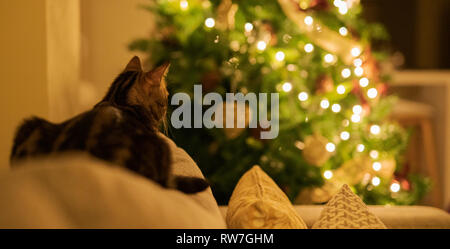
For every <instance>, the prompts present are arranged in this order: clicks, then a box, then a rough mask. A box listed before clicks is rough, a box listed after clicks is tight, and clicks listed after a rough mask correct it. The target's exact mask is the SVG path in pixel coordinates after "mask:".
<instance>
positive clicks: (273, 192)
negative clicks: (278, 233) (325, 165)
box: [226, 166, 307, 229]
mask: <svg viewBox="0 0 450 249" xmlns="http://www.w3.org/2000/svg"><path fill="white" fill-rule="evenodd" d="M228 205H229V208H228V211H227V215H226V221H227V225H228V228H232V229H241V228H253V229H256V228H297V229H301V228H303V229H305V228H307V227H306V224H305V223H304V222H303V220H302V218H301V217H300V216H299V215H298V214H297V212H296V211H295V209H294V207H293V206H292V204H291V202H290V201H289V199H288V197H287V196H286V195H285V194H284V193H283V191H282V190H281V189H280V188H279V187H278V186H277V184H276V183H275V182H274V181H273V180H272V179H271V178H270V177H269V176H268V175H267V174H266V173H264V171H262V170H261V168H260V167H259V166H254V167H253V168H252V169H250V170H249V171H247V172H246V173H245V174H244V175H243V176H242V177H241V179H240V180H239V182H238V184H237V185H236V187H235V189H234V191H233V194H232V195H231V198H230V201H229V204H228Z"/></svg>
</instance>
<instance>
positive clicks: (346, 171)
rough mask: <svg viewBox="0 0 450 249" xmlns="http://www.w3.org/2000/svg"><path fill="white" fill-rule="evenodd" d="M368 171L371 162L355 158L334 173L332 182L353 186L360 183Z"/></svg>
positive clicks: (363, 158)
mask: <svg viewBox="0 0 450 249" xmlns="http://www.w3.org/2000/svg"><path fill="white" fill-rule="evenodd" d="M370 169H371V160H370V159H369V158H367V157H355V158H353V159H351V160H348V161H346V162H344V164H342V165H341V167H339V168H337V169H336V170H335V171H334V175H333V178H332V181H334V182H338V183H340V184H348V185H351V186H353V185H355V184H358V183H360V182H361V181H362V180H363V178H364V176H365V175H366V173H368V172H369V171H370Z"/></svg>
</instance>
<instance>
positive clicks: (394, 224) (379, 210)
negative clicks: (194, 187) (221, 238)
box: [220, 205, 450, 229]
mask: <svg viewBox="0 0 450 249" xmlns="http://www.w3.org/2000/svg"><path fill="white" fill-rule="evenodd" d="M294 207H295V210H296V211H297V213H299V214H301V217H302V219H303V220H304V221H305V223H306V225H307V226H308V227H312V225H313V224H314V222H316V221H317V219H319V216H320V213H321V212H322V210H323V208H324V206H323V205H296V206H294ZM367 207H368V208H369V211H370V212H372V213H373V214H375V215H376V216H377V217H378V218H380V220H381V221H382V222H383V223H384V224H385V225H386V227H387V228H389V229H450V214H448V213H447V212H445V211H444V210H441V209H438V208H435V207H426V206H381V205H380V206H378V205H369V206H367ZM220 212H221V213H222V216H223V217H224V218H225V217H226V215H227V207H226V206H221V207H220Z"/></svg>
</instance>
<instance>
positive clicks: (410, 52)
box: [361, 0, 450, 69]
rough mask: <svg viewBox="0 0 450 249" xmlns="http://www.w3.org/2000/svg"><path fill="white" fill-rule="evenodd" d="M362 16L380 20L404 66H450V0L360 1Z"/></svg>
mask: <svg viewBox="0 0 450 249" xmlns="http://www.w3.org/2000/svg"><path fill="white" fill-rule="evenodd" d="M361 3H362V5H363V8H364V13H363V15H364V17H365V19H367V20H368V21H371V22H380V23H383V24H384V25H385V26H386V28H387V30H388V32H389V34H390V35H391V44H392V48H393V50H394V51H397V50H398V51H400V52H401V53H402V54H403V55H404V57H405V64H404V67H405V68H414V69H429V68H450V59H449V56H450V48H449V45H450V0H362V1H361Z"/></svg>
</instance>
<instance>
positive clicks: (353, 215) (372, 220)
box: [312, 184, 386, 229]
mask: <svg viewBox="0 0 450 249" xmlns="http://www.w3.org/2000/svg"><path fill="white" fill-rule="evenodd" d="M312 228H313V229H385V228H386V226H385V225H384V224H383V222H381V220H380V219H379V218H378V217H377V216H375V215H374V214H373V213H371V212H370V211H369V209H368V208H367V206H366V205H365V204H364V202H363V201H362V200H361V199H360V198H359V197H358V196H357V195H356V194H354V193H353V192H352V190H351V189H350V188H349V186H348V185H347V184H344V185H343V186H342V187H341V189H340V190H339V192H337V193H336V194H335V195H334V196H333V197H332V198H331V199H330V200H329V201H328V203H327V204H326V205H325V207H324V209H323V210H322V212H321V214H320V217H319V219H318V220H317V221H316V222H315V223H314V224H313V226H312Z"/></svg>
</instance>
